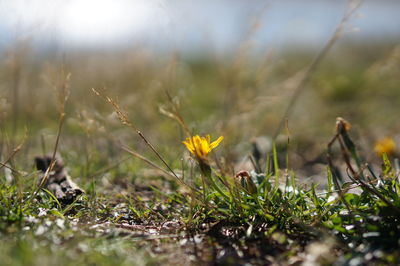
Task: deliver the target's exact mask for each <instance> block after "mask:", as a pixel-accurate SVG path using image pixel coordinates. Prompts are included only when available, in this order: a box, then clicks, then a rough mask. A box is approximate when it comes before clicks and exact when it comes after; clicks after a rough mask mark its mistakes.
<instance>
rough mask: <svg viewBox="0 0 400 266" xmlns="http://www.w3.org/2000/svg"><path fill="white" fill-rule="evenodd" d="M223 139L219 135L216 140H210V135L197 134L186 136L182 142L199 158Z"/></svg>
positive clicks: (203, 156) (205, 155)
mask: <svg viewBox="0 0 400 266" xmlns="http://www.w3.org/2000/svg"><path fill="white" fill-rule="evenodd" d="M223 139H224V137H223V136H220V137H219V138H218V139H217V140H215V141H213V142H211V137H210V135H207V136H205V137H200V136H199V135H196V136H193V137H191V138H187V139H186V140H185V141H183V142H182V143H183V144H185V146H186V148H187V149H188V150H189V151H190V152H191V153H192V154H194V155H195V156H196V157H197V158H199V159H204V158H206V157H207V155H208V154H209V153H210V152H211V151H212V150H213V149H214V148H215V147H217V146H218V145H219V143H220V142H221V141H222V140H223Z"/></svg>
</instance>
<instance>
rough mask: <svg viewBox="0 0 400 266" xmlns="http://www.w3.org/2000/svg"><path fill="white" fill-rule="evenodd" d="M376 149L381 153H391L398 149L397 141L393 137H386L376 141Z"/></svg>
mask: <svg viewBox="0 0 400 266" xmlns="http://www.w3.org/2000/svg"><path fill="white" fill-rule="evenodd" d="M374 150H375V152H376V153H377V154H379V155H382V154H383V153H386V154H388V155H390V154H393V153H394V151H395V150H396V143H395V142H394V140H393V139H392V138H384V139H381V140H378V141H377V142H376V143H375V147H374Z"/></svg>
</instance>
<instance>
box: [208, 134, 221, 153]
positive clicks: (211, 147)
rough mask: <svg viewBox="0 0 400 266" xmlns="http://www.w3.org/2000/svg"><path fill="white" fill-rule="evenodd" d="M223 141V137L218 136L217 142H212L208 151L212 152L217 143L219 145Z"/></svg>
mask: <svg viewBox="0 0 400 266" xmlns="http://www.w3.org/2000/svg"><path fill="white" fill-rule="evenodd" d="M223 139H224V137H223V136H220V137H219V138H218V139H217V140H215V141H213V142H212V143H211V144H210V149H211V150H212V149H214V148H215V147H217V146H218V145H219V143H220V142H221V141H222V140H223Z"/></svg>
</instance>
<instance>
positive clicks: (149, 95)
mask: <svg viewBox="0 0 400 266" xmlns="http://www.w3.org/2000/svg"><path fill="white" fill-rule="evenodd" d="M352 4H355V2H354V1H353V2H348V1H344V0H325V1H317V0H307V1H300V0H279V1H278V0H276V1H273V0H271V1H257V0H250V1H243V0H218V1H215V0H214V1H183V0H170V1H162V0H157V1H152V0H69V1H65V0H63V1H61V0H51V1H50V0H31V1H23V0H13V1H6V0H2V1H0V58H1V61H0V98H1V102H0V115H1V117H0V121H1V125H2V130H3V133H4V132H5V133H7V134H3V139H2V144H5V143H8V139H10V138H14V137H18V136H20V137H22V136H23V135H24V134H25V128H28V131H29V134H28V135H29V138H28V143H29V145H27V147H28V149H27V151H26V156H30V155H29V154H33V153H37V152H48V151H50V150H51V148H50V147H52V145H53V143H54V141H55V137H56V132H57V128H58V126H57V125H58V115H59V114H58V107H59V102H58V101H57V90H58V89H59V88H61V87H63V86H65V85H66V84H67V85H68V87H69V89H70V97H69V101H68V103H67V105H66V110H67V120H66V123H65V127H64V129H63V138H62V143H61V146H60V152H61V153H64V157H69V159H70V160H73V159H75V160H76V163H78V164H79V163H81V164H86V168H83V169H84V170H82V171H86V172H85V173H83V174H84V175H89V174H90V172H91V171H92V172H93V171H96V167H97V166H98V165H97V166H96V163H92V162H94V161H95V162H97V163H98V164H102V165H104V162H110V161H113V160H115V158H114V157H115V156H121V153H122V151H121V150H120V148H119V146H118V145H117V144H118V143H121V142H122V143H125V144H131V145H132V146H134V147H135V149H136V150H138V151H139V152H141V153H142V152H143V153H146V147H145V146H144V145H143V143H141V141H140V140H139V139H138V138H136V136H135V135H134V133H132V131H131V130H129V129H126V128H124V127H123V126H121V124H120V123H119V122H118V119H117V118H116V115H115V112H114V110H113V108H112V107H111V106H109V105H108V104H107V103H105V102H104V101H103V100H102V99H100V98H99V97H96V96H95V95H94V94H93V92H92V91H91V88H96V89H100V90H102V91H104V93H105V94H106V95H110V96H112V97H113V98H114V99H116V101H117V102H118V103H119V104H120V105H121V108H122V109H123V110H125V111H126V113H127V114H128V116H129V117H130V119H131V120H132V121H133V123H134V124H135V125H136V126H137V127H138V128H140V129H142V131H143V132H144V133H145V134H146V136H147V137H148V138H149V139H151V140H152V141H153V142H154V143H155V145H157V147H159V149H160V150H161V151H162V152H163V153H165V154H166V155H167V157H168V156H170V157H168V158H173V159H171V161H172V162H171V163H174V162H175V160H177V159H179V158H180V157H181V156H182V152H183V150H184V147H183V146H182V145H181V140H182V139H183V138H184V134H183V133H182V130H181V129H180V127H179V125H178V124H177V123H176V121H174V120H173V119H170V115H168V114H169V113H168V112H169V111H170V110H171V104H172V103H171V102H170V101H169V100H168V97H167V96H166V93H165V92H166V91H169V93H170V94H171V95H172V98H173V99H172V100H173V102H174V103H175V104H177V105H178V106H179V109H180V112H181V114H182V116H183V117H184V118H185V120H186V122H187V124H188V125H189V127H190V129H191V130H193V132H194V133H200V134H201V133H211V134H212V136H214V137H216V136H217V135H225V136H226V138H225V141H224V150H223V151H220V152H221V153H224V155H225V156H226V158H229V159H231V161H232V162H234V163H235V162H239V161H241V158H242V157H243V156H246V154H248V153H249V152H250V151H251V142H252V141H253V140H258V139H260V138H261V139H268V138H270V137H271V136H272V135H273V134H274V133H275V131H276V129H277V127H278V124H279V122H280V121H281V120H282V117H283V113H284V111H285V109H286V108H287V105H288V104H289V102H290V99H291V97H292V95H293V93H294V90H295V88H296V87H297V85H298V84H299V82H300V80H301V78H302V75H303V74H304V70H305V69H306V68H307V67H308V66H309V65H310V63H311V62H312V60H313V58H314V57H315V56H316V55H317V54H318V52H319V51H320V50H321V49H322V47H323V46H324V45H325V43H326V42H327V41H328V40H329V38H331V37H332V34H333V33H334V31H335V28H336V27H337V26H338V25H339V23H340V21H341V19H342V17H343V15H344V14H345V12H346V10H348V6H349V5H352ZM399 12H400V1H397V0H381V1H374V0H366V1H363V3H362V5H361V6H360V8H359V9H357V10H356V12H355V13H354V14H353V16H352V17H351V19H350V20H349V21H348V23H347V24H346V25H344V30H343V33H342V35H341V37H340V39H339V40H338V41H337V43H336V44H335V46H334V48H333V49H331V50H330V51H329V53H328V56H327V57H326V58H324V61H323V62H322V64H321V65H319V66H318V68H317V70H316V72H315V73H314V74H313V76H312V78H311V80H310V82H309V83H308V84H307V85H306V87H305V89H304V92H303V93H302V94H301V97H300V98H299V100H298V101H296V105H295V107H294V109H293V110H294V112H293V114H292V115H291V116H290V117H289V119H288V130H287V129H285V130H283V131H282V135H283V139H287V137H288V136H289V137H290V139H291V142H292V145H293V147H292V149H293V153H292V154H293V158H292V160H293V162H294V163H293V165H294V167H295V166H296V160H297V161H299V163H298V165H301V164H303V163H304V160H308V161H312V160H316V159H317V158H318V156H320V154H321V153H323V152H324V150H325V149H326V143H328V141H329V139H330V138H331V137H332V135H333V134H334V124H335V119H336V117H338V116H343V117H344V118H346V119H347V120H349V121H350V122H351V123H352V124H353V129H352V130H353V132H354V133H353V134H354V135H355V136H356V138H357V140H358V143H359V145H360V147H361V149H362V151H363V153H364V156H365V157H366V158H374V156H375V153H374V151H373V143H374V142H375V141H376V140H378V139H380V138H384V137H388V136H389V137H393V138H395V139H396V138H397V134H398V132H399V129H400V124H399V123H398V118H397V115H396V114H398V113H399V112H400V105H399V102H400V88H399V84H400V82H399V79H400V46H399V45H398V44H399V40H400V16H399ZM69 74H70V76H69ZM283 142H284V143H286V142H287V141H286V140H285V141H283ZM43 143H45V144H46V145H43ZM2 146H7V145H2ZM171 146H172V147H179V148H177V149H171ZM7 147H8V146H7ZM82 154H85V157H86V158H87V160H86V163H85V162H84V161H82V160H81V157H82ZM113 156H114V157H113ZM149 156H150V155H149ZM93 158H94V159H93ZM296 158H297V159H296ZM89 159H90V160H89ZM27 161H30V160H28V159H27ZM89 162H91V163H90V165H88V164H89ZM177 163H178V165H179V164H180V162H179V160H178V161H177Z"/></svg>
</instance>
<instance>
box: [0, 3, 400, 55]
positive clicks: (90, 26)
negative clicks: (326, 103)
mask: <svg viewBox="0 0 400 266" xmlns="http://www.w3.org/2000/svg"><path fill="white" fill-rule="evenodd" d="M346 6H347V1H345V0H270V1H267V0H264V1H262V0H202V1H194V0H193V1H189V0H29V1H28V0H0V49H2V48H4V47H8V46H9V45H10V44H12V43H13V42H15V41H18V40H29V41H30V42H31V43H32V44H33V45H34V46H36V47H39V48H40V47H45V48H46V47H52V46H57V47H59V49H65V50H68V49H79V48H85V49H87V48H89V49H91V48H108V49H117V48H128V47H132V46H135V45H145V46H148V47H152V48H154V49H156V50H180V51H184V52H189V53H190V52H199V51H208V50H213V51H215V52H221V53H224V52H226V51H229V50H231V49H235V48H236V46H238V45H239V44H240V43H241V42H242V41H243V40H245V39H246V38H249V37H248V36H249V32H251V31H250V29H252V25H254V24H255V22H258V23H259V24H258V25H259V26H258V28H257V30H255V31H254V32H253V33H252V34H251V36H250V38H251V39H252V40H253V41H254V43H255V44H256V45H258V46H259V47H260V49H261V48H265V47H266V46H268V47H273V48H279V47H287V46H293V45H300V46H307V47H313V46H318V45H321V43H323V42H325V41H326V39H327V38H329V36H330V35H331V34H332V32H333V30H334V29H335V27H336V25H337V24H338V22H339V21H340V19H341V17H342V15H343V13H344V12H345V10H346ZM398 14H400V1H397V0H379V1H378V0H365V1H364V3H363V5H362V7H361V8H360V9H359V10H358V11H357V12H356V14H355V16H354V17H353V18H352V20H351V21H350V23H349V25H348V26H347V28H346V32H345V33H346V38H349V39H351V40H356V41H374V42H376V41H380V40H385V39H388V38H389V39H400V16H399V15H398Z"/></svg>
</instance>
